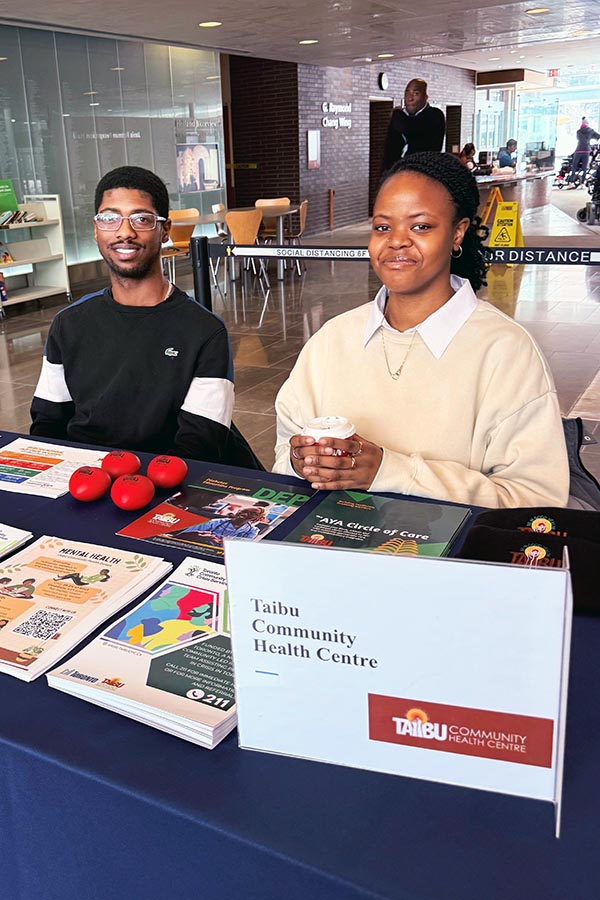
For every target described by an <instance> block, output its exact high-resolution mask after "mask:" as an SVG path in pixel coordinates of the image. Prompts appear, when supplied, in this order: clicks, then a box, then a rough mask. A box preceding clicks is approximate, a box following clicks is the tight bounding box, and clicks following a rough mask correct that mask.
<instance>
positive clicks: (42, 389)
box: [34, 357, 73, 403]
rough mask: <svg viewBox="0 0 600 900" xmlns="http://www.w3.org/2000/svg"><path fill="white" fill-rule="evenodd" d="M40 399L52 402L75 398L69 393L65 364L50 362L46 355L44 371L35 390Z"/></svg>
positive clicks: (64, 401) (35, 394)
mask: <svg viewBox="0 0 600 900" xmlns="http://www.w3.org/2000/svg"><path fill="white" fill-rule="evenodd" d="M34 396H35V397H39V398H40V400H49V401H50V402H51V403H68V402H69V401H72V400H73V398H72V397H71V394H70V393H69V388H68V387H67V382H66V381H65V370H64V366H62V365H61V364H60V363H51V362H48V360H47V359H46V357H44V361H43V363H42V371H41V372H40V378H39V381H38V383H37V387H36V389H35V392H34Z"/></svg>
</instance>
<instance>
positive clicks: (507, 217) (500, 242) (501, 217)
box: [490, 202, 524, 247]
mask: <svg viewBox="0 0 600 900" xmlns="http://www.w3.org/2000/svg"><path fill="white" fill-rule="evenodd" d="M523 246H524V245H523V232H522V230H521V220H520V218H519V204H518V203H516V202H514V203H498V205H497V206H496V215H495V216H494V224H493V225H492V236H491V238H490V247H523Z"/></svg>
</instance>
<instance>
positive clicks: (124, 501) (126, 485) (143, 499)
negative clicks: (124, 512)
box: [110, 475, 154, 509]
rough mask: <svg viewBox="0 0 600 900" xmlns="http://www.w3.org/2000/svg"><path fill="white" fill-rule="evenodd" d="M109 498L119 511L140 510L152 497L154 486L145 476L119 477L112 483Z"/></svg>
mask: <svg viewBox="0 0 600 900" xmlns="http://www.w3.org/2000/svg"><path fill="white" fill-rule="evenodd" d="M110 496H111V500H112V502H113V503H114V504H115V506H118V507H119V509H141V508H142V506H147V505H148V503H150V501H151V500H152V498H153V497H154V485H153V484H152V482H151V481H150V479H149V478H146V476H145V475H121V476H120V477H119V478H117V480H116V481H115V482H113V486H112V488H111V489H110Z"/></svg>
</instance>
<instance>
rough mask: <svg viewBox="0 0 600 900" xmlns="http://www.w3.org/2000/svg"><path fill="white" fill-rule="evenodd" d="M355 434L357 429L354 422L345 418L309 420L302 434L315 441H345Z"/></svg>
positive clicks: (321, 417) (328, 417)
mask: <svg viewBox="0 0 600 900" xmlns="http://www.w3.org/2000/svg"><path fill="white" fill-rule="evenodd" d="M354 432H355V428H354V425H353V424H352V422H351V421H350V420H349V419H345V418H344V417H343V416H317V418H316V419H309V420H308V422H307V423H306V425H305V426H304V428H303V429H302V434H308V435H310V437H312V438H314V439H315V441H318V440H319V438H324V437H332V438H341V439H342V440H344V439H346V438H349V437H352V435H353V434H354Z"/></svg>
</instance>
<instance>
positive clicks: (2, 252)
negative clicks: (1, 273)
mask: <svg viewBox="0 0 600 900" xmlns="http://www.w3.org/2000/svg"><path fill="white" fill-rule="evenodd" d="M12 262H14V259H13V257H12V253H11V252H10V250H9V249H8V247H7V246H6V244H3V243H2V242H1V241H0V264H2V263H12Z"/></svg>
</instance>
